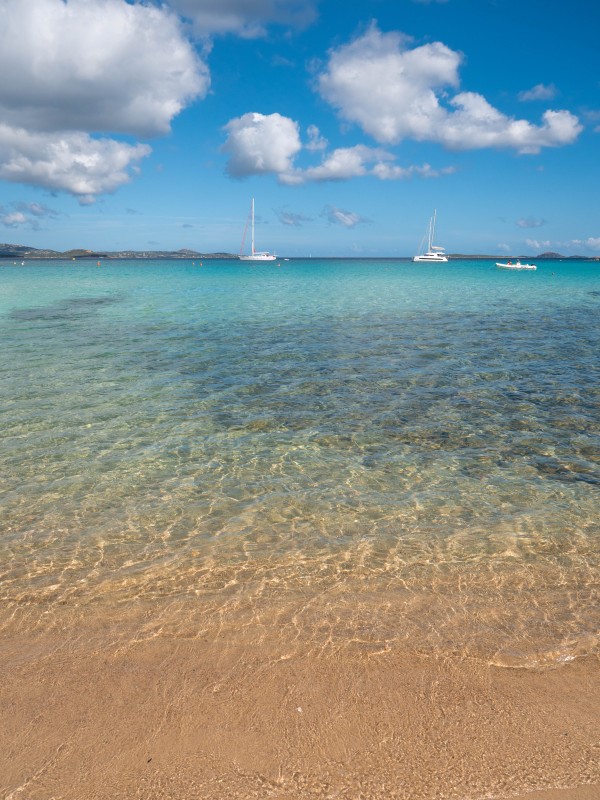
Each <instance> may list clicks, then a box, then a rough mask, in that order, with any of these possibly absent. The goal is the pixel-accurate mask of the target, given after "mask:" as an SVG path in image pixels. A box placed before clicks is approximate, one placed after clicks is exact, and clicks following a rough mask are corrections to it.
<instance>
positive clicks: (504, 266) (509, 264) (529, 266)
mask: <svg viewBox="0 0 600 800" xmlns="http://www.w3.org/2000/svg"><path fill="white" fill-rule="evenodd" d="M496 266H497V267H499V268H500V269H537V267H536V265H535V264H521V262H520V261H518V260H517V261H515V263H514V264H513V262H512V261H507V262H506V264H502V263H500V262H499V261H496Z"/></svg>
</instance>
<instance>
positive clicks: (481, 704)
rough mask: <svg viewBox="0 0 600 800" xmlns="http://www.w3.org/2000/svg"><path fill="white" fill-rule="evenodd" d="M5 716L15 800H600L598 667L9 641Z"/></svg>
mask: <svg viewBox="0 0 600 800" xmlns="http://www.w3.org/2000/svg"><path fill="white" fill-rule="evenodd" d="M0 713H1V716H2V720H3V724H2V726H1V727H0V787H1V790H2V797H3V798H5V800H21V799H25V798H26V800H49V799H50V798H55V799H56V800H58V799H59V798H60V800H108V799H109V798H110V799H111V800H113V799H114V798H145V799H147V800H153V799H154V798H156V800H159V799H161V800H162V798H179V799H185V800H193V799H194V798H203V799H204V798H206V799H207V800H209V799H210V798H234V797H235V798H276V800H305V798H306V800H308V799H309V798H310V799H312V798H349V799H351V800H358V798H364V800H370V799H371V798H373V800H375V799H379V798H381V799H382V800H383V798H386V800H387V799H388V798H407V800H408V799H409V798H410V800H433V799H434V798H435V799H436V800H439V799H440V798H459V799H460V800H483V798H496V799H498V800H505V798H506V799H508V798H520V799H522V800H592V798H597V797H600V660H599V659H598V658H597V657H596V656H588V657H587V658H581V659H577V660H575V661H573V662H571V663H569V664H564V665H562V666H558V667H556V668H553V669H544V670H534V669H513V668H505V667H497V666H492V665H489V664H486V663H484V662H483V661H478V660H477V659H472V658H464V657H460V656H454V657H440V656H439V655H438V656H436V655H435V654H433V653H416V652H410V649H409V648H406V649H403V650H400V649H398V650H395V649H379V650H378V649H376V648H373V647H363V646H361V644H360V643H359V642H347V643H346V644H345V645H344V646H337V645H336V646H331V647H328V648H322V649H319V650H318V649H316V648H314V647H313V646H312V645H311V644H310V642H303V641H302V640H301V639H296V640H292V639H288V640H287V641H286V640H284V639H283V638H282V637H281V636H279V635H277V632H275V631H274V632H273V635H272V637H271V638H270V639H268V638H264V637H263V639H262V641H261V643H260V646H257V645H256V642H255V641H254V640H253V639H252V636H251V635H249V632H248V631H247V630H246V631H245V630H243V629H241V630H240V631H238V632H232V631H231V630H228V631H227V632H225V633H221V632H219V631H218V630H214V631H212V632H207V633H206V635H203V636H202V637H199V638H194V639H184V638H166V637H164V636H160V635H159V636H155V637H154V638H150V639H145V640H143V639H138V640H136V638H135V636H127V637H117V638H114V639H113V640H112V641H111V633H110V630H109V629H104V630H102V629H100V628H96V629H95V630H91V629H90V630H86V629H85V628H84V627H82V626H79V627H78V628H77V629H73V628H71V629H68V630H63V631H60V630H54V631H52V632H51V633H44V634H39V633H36V634H32V633H27V632H23V633H18V632H12V633H10V632H5V634H4V636H3V638H2V639H1V640H0Z"/></svg>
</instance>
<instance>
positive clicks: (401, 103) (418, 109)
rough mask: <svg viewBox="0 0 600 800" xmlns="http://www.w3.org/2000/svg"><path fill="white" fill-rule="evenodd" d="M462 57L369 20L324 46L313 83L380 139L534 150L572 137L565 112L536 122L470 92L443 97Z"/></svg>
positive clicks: (572, 120)
mask: <svg viewBox="0 0 600 800" xmlns="http://www.w3.org/2000/svg"><path fill="white" fill-rule="evenodd" d="M461 60H462V56H461V55H460V54H459V53H457V52H455V51H453V50H451V49H450V48H449V47H447V46H446V45H444V44H442V43H441V42H434V43H432V44H427V45H422V46H420V47H415V48H413V49H411V48H410V40H409V39H408V38H407V37H405V36H402V35H401V34H400V33H398V32H392V33H387V34H384V33H381V31H379V30H378V28H377V27H376V26H375V25H374V24H373V25H371V27H370V28H369V29H368V30H367V32H366V33H365V34H364V35H363V36H361V37H359V38H357V39H355V40H354V41H352V42H350V44H347V45H343V46H341V47H339V48H338V49H337V50H332V51H330V55H329V63H328V64H327V68H326V69H325V71H324V72H322V73H321V75H320V76H319V77H318V81H317V85H318V90H319V92H320V94H321V96H322V97H323V98H324V99H325V100H326V101H327V102H329V103H331V105H333V106H334V107H336V108H337V109H338V110H339V113H340V116H341V117H342V118H343V119H344V120H347V121H350V122H355V123H357V124H358V125H359V126H360V127H361V128H362V129H363V130H364V131H365V132H366V133H368V134H369V135H371V136H372V137H373V138H374V139H375V140H376V141H378V142H381V143H392V144H395V143H398V142H400V141H402V140H403V139H406V138H412V139H415V140H417V141H431V142H439V143H441V144H443V145H445V146H446V147H448V148H450V149H455V150H466V149H473V148H485V147H495V148H514V149H516V150H517V151H518V152H519V153H537V152H539V150H540V149H541V148H542V147H552V146H559V145H563V144H568V143H570V142H572V141H574V140H575V139H576V138H577V136H578V135H579V133H580V131H581V129H582V128H581V125H580V124H579V120H578V119H577V117H575V116H574V115H573V114H571V113H570V112H568V111H552V110H548V111H546V112H545V113H544V114H543V116H542V124H541V125H539V126H536V125H533V124H531V123H529V122H528V121H526V120H518V119H514V118H512V117H509V116H506V115H505V114H503V113H502V112H500V111H498V110H497V109H495V108H494V107H493V106H492V105H491V104H490V103H488V101H487V100H486V99H485V98H484V97H483V96H482V95H480V94H477V93H474V92H461V93H459V94H457V95H455V96H454V97H450V98H449V99H447V93H448V92H449V90H451V89H452V88H457V87H458V85H459V78H458V68H459V66H460V63H461ZM442 101H445V102H446V103H447V106H448V107H446V106H444V105H442Z"/></svg>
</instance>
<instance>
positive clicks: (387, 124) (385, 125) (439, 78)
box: [318, 25, 461, 143]
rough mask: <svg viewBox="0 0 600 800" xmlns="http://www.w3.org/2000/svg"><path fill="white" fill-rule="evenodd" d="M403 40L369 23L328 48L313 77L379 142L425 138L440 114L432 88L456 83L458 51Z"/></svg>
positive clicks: (347, 116) (324, 94)
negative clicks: (364, 29)
mask: <svg viewBox="0 0 600 800" xmlns="http://www.w3.org/2000/svg"><path fill="white" fill-rule="evenodd" d="M408 44H409V39H408V38H407V37H405V36H402V35H401V34H400V33H397V32H394V33H387V34H382V33H381V32H380V31H379V30H378V29H377V27H376V26H375V25H372V26H371V27H370V28H369V30H368V31H367V32H366V33H365V34H364V35H363V36H361V37H360V38H358V39H355V40H354V41H353V42H350V44H347V45H343V46H342V47H340V48H338V49H337V50H332V51H330V58H329V64H328V66H327V69H326V71H325V72H323V73H322V74H321V75H320V76H319V78H318V88H319V92H320V94H321V96H322V97H323V98H324V99H325V100H327V101H328V102H329V103H331V104H332V105H333V106H336V107H337V108H338V109H339V110H340V114H341V116H342V117H343V118H344V119H347V120H350V121H352V122H356V123H358V124H359V125H360V127H361V128H362V129H363V130H364V131H365V132H366V133H369V134H370V135H371V136H372V137H373V138H374V139H376V140H377V141H379V142H388V143H395V142H399V141H401V140H402V139H404V138H406V137H411V138H415V139H422V138H427V137H428V136H429V134H430V131H431V128H432V125H434V124H435V121H436V119H438V118H439V120H440V122H441V118H442V116H443V113H444V112H443V110H442V109H441V108H440V106H439V102H438V99H437V96H436V94H435V91H434V90H435V89H441V88H442V87H445V86H457V85H458V66H459V64H460V61H461V56H460V55H459V54H458V53H455V52H454V51H452V50H450V48H448V47H446V46H445V45H443V44H442V43H441V42H435V43H433V44H427V45H423V46H422V47H417V48H415V49H413V50H410V49H409V48H408Z"/></svg>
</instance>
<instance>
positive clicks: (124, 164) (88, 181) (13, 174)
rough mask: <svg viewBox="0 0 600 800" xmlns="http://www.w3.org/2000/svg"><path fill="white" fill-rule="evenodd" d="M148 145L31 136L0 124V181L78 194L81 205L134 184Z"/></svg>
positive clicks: (75, 135)
mask: <svg viewBox="0 0 600 800" xmlns="http://www.w3.org/2000/svg"><path fill="white" fill-rule="evenodd" d="M149 153H150V147H148V145H145V144H138V145H129V144H125V143H124V142H117V141H115V140H112V139H93V138H92V137H91V136H89V135H88V134H86V133H66V134H65V133H29V132H28V131H26V130H23V129H22V128H11V127H9V126H8V125H4V124H1V123H0V179H1V180H5V181H12V182H14V183H26V184H31V185H34V186H43V187H45V188H47V189H50V190H60V191H65V192H69V193H70V194H73V195H75V196H76V197H77V198H78V199H79V202H80V203H82V204H86V203H89V202H91V201H93V198H94V197H95V196H96V195H98V194H102V193H105V192H113V191H115V189H117V188H118V187H119V186H121V185H122V184H124V183H127V182H128V181H129V180H130V172H128V170H132V169H133V170H134V169H135V168H136V164H137V162H138V161H139V160H140V159H141V158H144V157H145V156H147V155H148V154H149Z"/></svg>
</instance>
